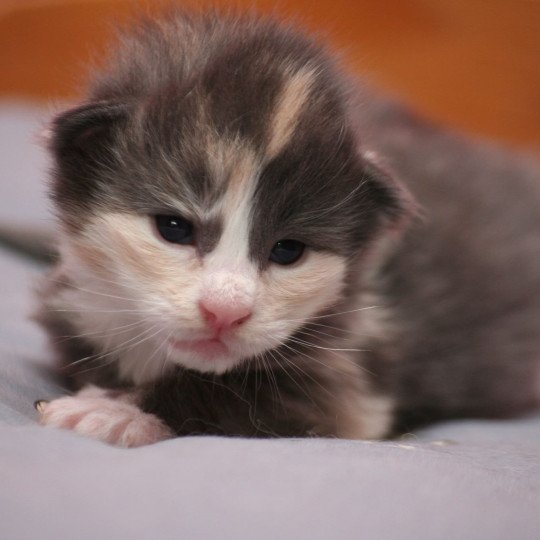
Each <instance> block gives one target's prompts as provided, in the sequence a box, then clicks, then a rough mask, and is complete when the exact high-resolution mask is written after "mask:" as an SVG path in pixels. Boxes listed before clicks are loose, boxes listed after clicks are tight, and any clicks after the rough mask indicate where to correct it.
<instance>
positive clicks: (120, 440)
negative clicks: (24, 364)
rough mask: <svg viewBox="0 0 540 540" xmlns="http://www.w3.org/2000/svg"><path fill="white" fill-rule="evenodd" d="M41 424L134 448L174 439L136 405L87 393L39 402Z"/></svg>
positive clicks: (161, 425)
mask: <svg viewBox="0 0 540 540" xmlns="http://www.w3.org/2000/svg"><path fill="white" fill-rule="evenodd" d="M37 408H38V410H39V411H40V412H41V418H40V422H41V424H43V425H46V426H53V427H57V428H63V429H71V430H73V431H76V432H77V433H79V434H81V435H85V436H86V437H91V438H93V439H98V440H100V441H104V442H107V443H109V444H115V445H117V446H123V447H126V448H132V447H135V446H144V445H146V444H152V443H155V442H158V441H162V440H164V439H170V438H171V437H173V436H174V435H173V433H172V432H171V430H170V429H169V428H168V427H167V426H166V425H165V424H164V423H163V422H162V421H161V420H160V419H159V418H158V417H157V416H154V415H153V414H147V413H144V412H143V411H141V410H140V409H139V408H138V407H137V406H136V405H134V404H132V403H126V402H124V401H120V400H118V399H113V398H110V397H98V396H94V395H91V396H88V395H85V393H84V392H83V393H81V395H77V396H74V397H63V398H60V399H55V400H54V401H51V402H46V401H41V402H39V407H37Z"/></svg>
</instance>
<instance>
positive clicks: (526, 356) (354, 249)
mask: <svg viewBox="0 0 540 540" xmlns="http://www.w3.org/2000/svg"><path fill="white" fill-rule="evenodd" d="M354 93H355V89H354V85H353V84H352V83H351V82H350V81H349V80H347V79H346V77H345V76H344V75H343V74H342V73H341V72H340V70H339V69H338V68H337V67H336V65H335V63H334V61H333V60H332V59H331V58H329V56H328V55H327V53H326V52H325V51H324V50H323V49H322V48H321V47H320V46H319V45H318V44H317V43H315V42H313V41H312V40H310V39H308V38H306V37H305V36H303V35H301V34H299V33H298V32H297V31H295V30H292V29H290V28H288V27H286V26H280V25H278V24H276V23H274V22H272V21H268V20H260V19H257V18H252V17H245V18H233V17H226V16H217V15H208V16H198V15H185V14H181V13H176V14H173V15H169V16H168V17H166V18H162V19H159V20H156V21H146V22H144V23H141V24H140V25H139V26H138V27H137V28H135V29H134V30H133V32H132V33H131V34H129V35H128V36H126V37H124V39H123V42H122V45H121V47H120V50H119V51H118V53H117V54H116V56H115V59H114V61H113V62H112V63H111V65H110V67H109V68H108V69H107V70H105V71H104V72H103V73H102V74H101V75H100V76H98V77H97V78H96V80H95V81H94V84H93V86H92V88H91V90H90V92H89V94H88V97H87V99H86V102H85V103H84V104H82V105H81V106H79V107H77V108H75V109H72V110H68V111H67V112H64V113H63V114H61V115H60V116H59V117H57V118H56V119H55V121H54V123H53V127H52V138H51V142H50V149H51V152H52V155H53V157H54V172H53V184H52V195H53V199H54V202H55V205H56V210H57V213H58V217H59V220H60V223H61V226H62V234H61V237H60V240H59V247H58V251H59V253H60V258H59V262H58V264H57V266H56V268H55V269H54V271H53V272H52V274H51V276H50V277H49V280H48V283H47V285H46V287H44V291H43V308H44V309H43V315H42V320H43V323H44V324H45V325H46V327H47V328H48V329H49V330H50V332H51V335H52V336H53V339H54V342H55V343H56V345H57V348H58V350H61V351H62V353H63V357H64V359H65V365H66V369H67V370H68V371H69V373H70V374H71V375H72V376H73V378H74V380H76V381H77V384H78V385H79V386H85V385H86V387H85V388H84V389H83V390H81V391H79V392H78V393H76V394H75V395H73V396H70V397H64V398H61V399H57V400H54V401H52V402H50V403H42V407H41V408H42V417H41V419H42V422H43V423H44V424H47V425H52V426H58V427H64V428H70V429H73V430H75V431H77V432H79V433H82V434H85V435H88V436H91V437H95V438H98V439H102V440H104V441H107V442H111V443H116V444H120V445H124V446H137V445H141V444H146V443H149V442H154V441H157V440H161V439H164V438H168V437H171V436H174V435H184V434H199V433H217V434H227V435H245V436H305V435H320V436H337V437H350V438H379V437H384V436H388V435H389V434H391V433H392V432H393V430H395V429H397V428H399V427H403V426H405V427H409V426H411V425H413V424H415V423H417V422H418V421H420V422H422V421H425V420H431V419H434V418H441V417H448V416H460V415H500V414H507V413H515V412H519V411H522V410H525V409H527V408H528V407H531V406H534V405H536V404H537V402H538V398H539V396H540V390H539V388H538V387H539V386H540V385H539V384H538V382H539V377H538V374H539V365H540V361H539V360H540V335H539V332H538V329H539V327H540V249H539V245H540V240H539V238H540V211H539V209H540V196H539V194H540V183H539V182H538V180H539V179H538V176H537V175H536V173H535V172H531V171H534V169H533V168H532V167H531V168H528V166H527V165H526V164H523V165H520V167H521V168H522V170H517V171H516V168H515V167H512V168H508V170H505V164H506V162H505V161H501V162H500V163H498V162H497V160H498V157H497V155H496V154H491V153H490V151H489V150H478V149H476V150H471V149H470V148H469V146H468V145H467V144H464V143H462V142H461V141H460V140H459V139H457V138H455V137H452V136H448V135H444V134H441V133H440V132H438V131H437V130H436V129H434V128H432V127H431V126H426V125H425V124H421V123H419V122H417V121H416V120H415V119H414V118H412V117H410V116H408V115H407V114H406V113H404V112H403V111H400V110H398V109H396V108H394V107H393V106H391V105H388V104H384V103H381V102H373V103H372V104H370V105H369V106H366V104H364V105H363V106H361V107H359V106H358V105H357V104H356V102H355V99H354ZM364 137H370V142H369V144H370V146H369V151H368V149H367V148H366V147H365V146H363V138H364ZM374 148H375V149H377V150H378V154H379V155H382V156H385V161H387V162H392V163H391V164H392V168H393V169H394V170H396V171H399V173H400V175H401V180H402V181H404V183H405V184H406V185H407V188H408V189H410V191H411V192H412V193H413V194H414V196H415V197H416V199H417V200H418V201H419V202H420V206H421V207H423V214H424V217H423V219H418V218H417V216H416V214H417V212H416V209H417V205H416V203H414V202H413V198H412V197H411V196H410V195H408V192H407V191H406V190H405V188H404V187H403V186H402V185H401V184H400V183H398V182H397V181H396V180H395V179H394V178H392V176H391V175H390V174H389V173H388V172H387V169H386V166H385V167H381V165H380V162H381V158H377V159H374V155H373V152H372V149H374ZM483 157H485V161H486V166H485V168H483V167H479V166H478V160H479V159H480V160H482V159H483ZM456 158H459V161H458V162H456ZM516 179H517V180H516ZM65 336H69V339H65ZM89 384H92V385H95V386H88V385H89Z"/></svg>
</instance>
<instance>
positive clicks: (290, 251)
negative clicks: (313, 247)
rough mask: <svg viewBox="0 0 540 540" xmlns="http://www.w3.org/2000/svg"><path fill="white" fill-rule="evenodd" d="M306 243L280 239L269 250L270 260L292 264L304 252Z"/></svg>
mask: <svg viewBox="0 0 540 540" xmlns="http://www.w3.org/2000/svg"><path fill="white" fill-rule="evenodd" d="M305 247H306V245H305V244H304V243H303V242H299V241H298V240H280V241H279V242H276V245H275V246H274V247H273V248H272V251H271V252H270V260H271V261H272V262H275V263H277V264H292V263H294V262H296V261H297V260H298V259H299V258H300V257H301V256H302V254H303V253H304V248H305Z"/></svg>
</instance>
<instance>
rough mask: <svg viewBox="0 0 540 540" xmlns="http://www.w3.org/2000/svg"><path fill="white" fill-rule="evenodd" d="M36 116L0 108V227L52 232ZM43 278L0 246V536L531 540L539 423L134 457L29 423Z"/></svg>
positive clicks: (223, 441) (46, 363)
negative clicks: (35, 294) (35, 299)
mask: <svg viewBox="0 0 540 540" xmlns="http://www.w3.org/2000/svg"><path fill="white" fill-rule="evenodd" d="M43 117H44V113H43V111H40V110H37V109H35V108H32V107H29V106H25V107H22V106H20V105H14V104H4V105H0V156H1V158H0V227H1V226H3V225H9V226H17V227H29V228H30V229H34V230H38V229H43V227H49V226H50V219H49V218H48V215H47V211H46V205H45V198H44V190H43V184H42V181H43V178H44V176H45V170H46V166H47V164H46V160H45V157H44V156H43V154H42V152H41V151H40V149H39V148H38V147H37V146H36V145H34V144H33V143H32V137H31V135H32V133H33V132H35V131H37V130H38V129H39V123H40V119H41V118H43ZM42 271H43V269H42V268H40V267H39V266H38V265H36V264H35V263H32V262H30V261H29V260H27V259H25V258H24V257H22V256H20V255H18V254H17V253H15V252H12V251H10V250H8V249H7V248H0V538H5V539H10V540H11V539H13V540H16V539H34V538H39V539H40V540H49V539H51V540H52V539H55V540H56V539H59V538H77V539H80V540H83V539H96V538H115V539H122V538H129V539H139V538H140V539H148V538H159V539H168V538H171V539H172V538H174V539H179V538H181V539H184V538H186V539H188V538H196V539H199V538H201V539H212V538H216V539H218V538H219V539H228V538H231V539H232V538H234V539H235V540H238V539H244V538H245V539H255V538H256V539H266V538H268V539H270V538H272V539H275V538H280V539H282V538H285V539H288V538H291V539H295V540H300V539H303V538H306V539H308V538H309V539H318V538H321V539H322V538H355V539H356V538H365V539H369V540H387V539H403V540H408V539H411V540H412V539H415V540H419V539H426V540H427V539H429V540H432V539H435V538H444V539H490V540H494V539H501V540H503V539H504V540H507V539H509V538H512V539H531V540H532V539H535V540H536V539H538V538H540V416H531V417H529V418H526V419H516V420H512V421H504V422H503V421H500V422H487V421H464V422H453V423H447V424H444V425H443V424H441V425H437V426H434V427H432V428H430V429H427V430H424V431H421V432H418V433H416V434H414V435H411V437H410V438H408V439H403V440H399V441H389V442H361V441H342V440H321V439H309V440H243V439H233V438H217V437H216V438H213V437H212V438H202V437H190V438H183V439H176V440H171V441H166V442H163V443H159V444H156V445H154V446H150V447H144V448H139V449H132V450H121V449H117V448H112V447H108V446H105V445H103V444H101V443H98V442H95V441H91V440H86V439H83V438H80V437H78V436H77V435H75V434H73V433H70V432H63V431H58V430H54V429H49V428H42V427H39V426H38V425H37V424H36V413H35V411H34V409H33V407H32V403H33V402H34V400H36V399H38V398H52V397H54V396H58V395H61V394H62V393H63V390H62V388H61V386H60V385H59V383H58V382H57V381H56V380H55V379H54V377H53V376H52V374H51V370H50V366H51V365H52V361H53V359H52V357H51V353H50V352H49V351H48V350H47V347H46V341H45V336H44V335H43V334H42V333H41V331H40V329H39V328H38V327H37V326H36V325H34V324H33V323H31V322H29V320H28V317H27V316H28V313H29V312H30V311H31V309H32V294H31V289H32V286H33V284H35V282H36V280H37V279H38V278H39V275H40V273H41V272H42Z"/></svg>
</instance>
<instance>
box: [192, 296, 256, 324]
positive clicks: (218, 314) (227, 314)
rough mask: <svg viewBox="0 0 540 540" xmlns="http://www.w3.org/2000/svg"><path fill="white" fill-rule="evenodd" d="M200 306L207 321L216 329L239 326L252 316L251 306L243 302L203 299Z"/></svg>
mask: <svg viewBox="0 0 540 540" xmlns="http://www.w3.org/2000/svg"><path fill="white" fill-rule="evenodd" d="M199 308H200V310H201V313H202V315H203V317H204V319H205V320H206V322H207V323H208V324H209V325H210V326H211V327H212V328H214V329H215V330H225V329H228V328H231V327H233V326H239V325H241V324H242V323H244V322H245V321H247V320H248V319H249V318H250V317H251V306H248V305H246V304H243V303H228V304H222V303H220V302H215V301H212V300H211V299H203V300H200V302H199Z"/></svg>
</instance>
